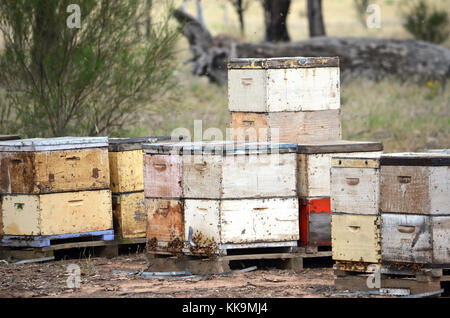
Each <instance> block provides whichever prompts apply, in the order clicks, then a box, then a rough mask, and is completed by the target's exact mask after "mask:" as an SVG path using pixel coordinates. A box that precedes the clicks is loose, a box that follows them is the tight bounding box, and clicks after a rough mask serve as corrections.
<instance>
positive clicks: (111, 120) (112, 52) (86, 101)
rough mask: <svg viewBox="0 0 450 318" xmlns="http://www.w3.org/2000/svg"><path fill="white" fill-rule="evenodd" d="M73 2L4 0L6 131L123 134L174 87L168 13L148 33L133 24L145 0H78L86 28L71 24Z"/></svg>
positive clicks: (0, 12) (0, 60)
mask: <svg viewBox="0 0 450 318" xmlns="http://www.w3.org/2000/svg"><path fill="white" fill-rule="evenodd" d="M71 3H73V1H72V0H60V1H54V0H14V1H1V2H0V31H1V33H2V35H3V38H4V49H3V50H2V51H1V52H0V68H1V70H2V71H1V72H0V87H1V88H2V89H3V90H4V101H3V102H2V105H0V107H2V108H4V109H9V118H8V119H6V120H5V118H2V121H4V122H3V123H2V127H1V129H2V130H3V131H4V133H20V134H22V135H23V136H39V137H46V136H62V135H106V134H114V133H118V132H120V131H122V130H123V129H124V127H126V126H130V125H132V124H133V123H134V122H136V121H137V120H138V118H139V112H140V111H142V110H145V109H147V108H148V107H149V105H151V104H152V102H153V101H154V100H155V99H156V98H159V97H161V96H162V95H163V94H164V93H166V92H167V91H168V90H170V89H171V88H173V87H174V82H173V80H172V78H173V76H172V73H173V70H174V66H175V63H174V53H175V50H174V49H175V43H176V39H177V35H178V30H176V29H172V28H171V27H169V24H168V21H169V15H170V14H168V15H167V16H166V17H163V18H162V19H161V21H160V22H159V23H158V24H157V23H155V21H152V22H153V24H151V27H150V30H149V34H148V37H147V38H145V39H142V38H141V37H140V36H139V34H137V32H136V29H135V26H136V23H137V21H143V20H145V17H143V14H144V11H145V10H142V8H141V6H140V4H141V3H142V2H141V1H138V0H100V1H97V0H79V1H77V3H78V5H79V6H80V8H81V14H82V15H81V28H80V29H77V28H73V29H71V28H69V27H68V26H67V23H66V19H67V18H68V16H69V15H70V13H67V12H66V10H67V7H68V6H69V5H70V4H71ZM170 12H171V10H170ZM13 129H14V130H15V131H11V130H13Z"/></svg>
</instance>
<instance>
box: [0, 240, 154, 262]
mask: <svg viewBox="0 0 450 318" xmlns="http://www.w3.org/2000/svg"><path fill="white" fill-rule="evenodd" d="M146 243H147V239H146V238H135V239H121V238H116V239H114V240H98V241H84V242H76V241H73V242H65V243H58V244H53V245H50V246H44V247H11V246H1V247H0V259H6V260H10V259H13V260H26V259H35V258H36V259H37V258H47V257H52V256H55V254H56V253H58V254H61V255H62V257H63V256H64V254H65V253H66V252H67V253H68V251H69V250H74V249H77V250H81V253H80V254H79V255H85V253H84V252H83V250H87V249H91V250H93V252H94V254H95V255H98V256H100V257H107V258H113V257H116V256H118V255H119V248H124V247H126V246H137V245H140V246H141V250H144V248H145V244H146Z"/></svg>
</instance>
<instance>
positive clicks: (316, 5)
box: [307, 0, 326, 37]
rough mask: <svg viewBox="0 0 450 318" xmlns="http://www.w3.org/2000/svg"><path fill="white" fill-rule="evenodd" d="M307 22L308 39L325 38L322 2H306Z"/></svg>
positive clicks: (314, 0)
mask: <svg viewBox="0 0 450 318" xmlns="http://www.w3.org/2000/svg"><path fill="white" fill-rule="evenodd" d="M307 7H308V22H309V35H310V37H315V36H325V35H326V32H325V25H324V23H323V14H322V0H308V2H307Z"/></svg>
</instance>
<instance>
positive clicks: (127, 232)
mask: <svg viewBox="0 0 450 318" xmlns="http://www.w3.org/2000/svg"><path fill="white" fill-rule="evenodd" d="M112 208H113V217H114V233H115V234H116V235H119V236H120V237H121V238H123V239H131V238H141V237H146V231H147V213H146V209H145V200H144V191H142V192H135V193H124V194H113V205H112Z"/></svg>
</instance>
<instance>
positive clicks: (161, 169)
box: [153, 163, 167, 171]
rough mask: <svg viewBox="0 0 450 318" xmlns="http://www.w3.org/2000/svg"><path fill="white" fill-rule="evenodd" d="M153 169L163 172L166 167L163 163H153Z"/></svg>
mask: <svg viewBox="0 0 450 318" xmlns="http://www.w3.org/2000/svg"><path fill="white" fill-rule="evenodd" d="M153 167H155V169H156V170H158V171H164V170H166V169H167V165H166V164H165V163H155V164H153Z"/></svg>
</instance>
